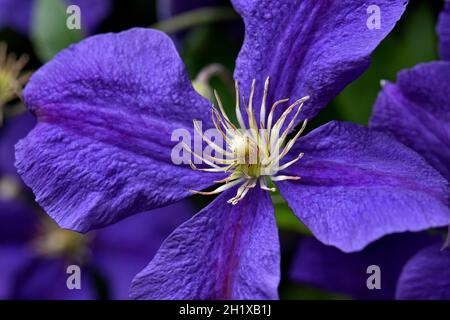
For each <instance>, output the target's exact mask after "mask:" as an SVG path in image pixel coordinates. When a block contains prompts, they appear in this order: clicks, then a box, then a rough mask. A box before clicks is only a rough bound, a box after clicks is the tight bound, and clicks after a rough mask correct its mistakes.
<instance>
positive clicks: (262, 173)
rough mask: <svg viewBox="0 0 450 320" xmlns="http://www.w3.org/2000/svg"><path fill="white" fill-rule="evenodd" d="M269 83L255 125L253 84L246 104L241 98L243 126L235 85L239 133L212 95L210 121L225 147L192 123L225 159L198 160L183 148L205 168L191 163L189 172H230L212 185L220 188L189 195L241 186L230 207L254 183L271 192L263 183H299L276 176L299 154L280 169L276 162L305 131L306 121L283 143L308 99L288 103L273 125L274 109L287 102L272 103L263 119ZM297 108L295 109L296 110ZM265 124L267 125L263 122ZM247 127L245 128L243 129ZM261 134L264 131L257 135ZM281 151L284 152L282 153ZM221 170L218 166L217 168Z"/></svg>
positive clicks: (291, 177)
mask: <svg viewBox="0 0 450 320" xmlns="http://www.w3.org/2000/svg"><path fill="white" fill-rule="evenodd" d="M269 81H270V79H269V78H267V79H266V81H265V83H264V92H263V97H262V102H261V108H260V114H259V122H257V120H256V116H255V112H254V109H253V102H254V97H255V84H256V81H255V80H253V81H252V85H251V91H250V97H249V100H248V104H247V103H246V100H245V97H242V102H243V107H244V110H245V113H246V115H247V119H246V120H247V122H246V121H245V120H244V118H243V116H242V112H241V99H240V98H239V97H240V96H239V94H240V91H239V85H238V82H237V81H235V90H236V106H235V107H236V110H235V111H236V118H237V122H238V123H239V129H238V128H237V127H236V126H235V125H234V124H233V123H232V122H231V121H230V119H229V118H228V116H227V115H226V113H225V109H224V107H223V104H222V101H221V99H220V97H219V95H218V94H217V92H215V91H214V94H215V97H216V100H217V104H218V109H216V108H215V107H214V106H212V120H213V123H214V126H215V127H216V129H217V130H218V131H219V132H220V134H221V135H222V137H223V138H224V140H225V143H226V146H225V147H221V146H219V145H217V144H216V143H214V142H212V141H211V139H209V138H208V137H206V136H205V135H204V134H203V133H202V132H201V127H200V125H199V123H197V122H196V121H194V127H195V130H196V131H197V132H198V133H199V134H200V136H201V137H202V138H203V140H204V141H205V142H206V143H207V144H208V145H209V146H210V147H211V148H212V149H213V150H214V151H216V152H217V153H216V156H217V155H220V156H223V157H225V159H219V158H217V157H212V156H209V155H204V156H200V155H198V154H196V153H195V152H193V151H192V150H191V149H190V148H189V147H188V146H187V145H183V147H184V148H185V149H186V150H187V151H188V152H190V153H191V154H192V155H193V156H194V157H196V158H197V159H200V160H201V161H203V162H204V163H205V164H206V165H208V166H209V168H198V167H197V166H195V165H194V164H193V163H191V164H190V165H191V168H192V169H193V170H200V171H206V172H223V173H227V172H231V173H230V175H229V176H228V177H226V178H224V179H222V180H219V181H215V182H216V183H224V185H222V186H220V187H218V188H217V189H215V190H213V191H209V192H203V191H195V190H191V192H193V193H198V194H203V195H213V194H218V193H221V192H223V191H225V190H228V189H230V188H232V187H234V186H236V185H238V184H241V185H240V187H239V188H238V190H237V192H236V195H235V196H234V197H233V198H231V199H229V200H228V203H231V204H232V205H235V204H237V203H238V202H239V201H240V200H242V199H243V198H244V197H245V196H246V194H247V193H248V192H249V190H251V189H253V188H254V187H255V186H256V185H257V184H258V183H259V187H260V188H261V189H262V190H265V191H269V192H275V191H276V189H275V188H273V187H272V188H270V187H268V183H267V181H268V180H269V179H270V180H271V181H285V180H299V179H300V177H297V176H287V175H276V174H277V173H278V172H280V171H282V170H285V169H287V168H288V167H290V166H291V165H293V164H295V163H296V162H298V161H299V160H300V159H301V158H302V157H303V153H300V154H299V155H298V156H297V157H296V158H295V159H293V160H291V161H289V162H287V163H284V164H282V165H280V164H279V162H280V161H281V160H282V158H283V157H284V156H285V155H286V154H287V153H288V152H289V151H290V150H291V148H292V147H293V145H294V143H295V142H296V141H297V139H298V138H299V137H300V135H301V134H302V133H303V131H304V130H305V127H306V124H307V120H304V121H303V125H302V127H301V129H300V131H299V132H298V133H297V134H296V135H295V136H294V137H293V138H292V139H290V140H289V141H288V142H287V143H286V142H285V141H286V138H287V136H288V134H289V132H290V131H291V130H292V129H293V128H294V126H295V124H296V120H297V118H298V116H299V114H300V112H301V110H302V107H303V105H304V103H305V102H306V101H307V100H308V99H309V96H305V97H303V98H301V99H298V100H297V101H295V102H294V103H292V104H291V105H290V106H289V107H288V108H286V109H285V110H284V112H283V113H282V114H281V116H280V117H279V118H278V119H277V121H276V122H275V124H273V121H274V116H275V109H276V108H277V107H278V106H280V105H281V104H283V103H285V102H288V101H289V99H282V100H278V101H276V102H275V103H274V104H273V105H272V107H271V109H270V112H269V115H268V116H267V119H266V104H267V97H268V92H269ZM296 108H297V109H296ZM294 110H295V113H294V114H293V116H292V118H289V123H288V124H287V126H286V127H285V128H284V129H283V126H284V124H285V121H286V119H287V118H288V116H289V115H290V114H291V113H292V112H293V111H294ZM266 120H267V121H266ZM246 124H248V128H247V125H246ZM282 129H283V133H282V135H281V137H280V136H279V135H280V131H281V130H282ZM260 130H264V131H260ZM282 148H284V149H282ZM280 150H282V151H281V153H280ZM217 164H219V165H223V166H219V165H217Z"/></svg>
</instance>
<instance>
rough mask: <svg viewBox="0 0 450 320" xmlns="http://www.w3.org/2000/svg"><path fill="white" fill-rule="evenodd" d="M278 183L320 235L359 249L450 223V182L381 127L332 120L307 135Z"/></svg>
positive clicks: (347, 248) (332, 242) (343, 247)
mask: <svg viewBox="0 0 450 320" xmlns="http://www.w3.org/2000/svg"><path fill="white" fill-rule="evenodd" d="M300 152H303V153H304V157H303V158H302V159H301V161H299V162H297V163H296V164H295V165H293V166H292V167H290V168H289V169H287V170H286V172H287V175H289V176H300V177H301V179H300V180H297V181H294V182H292V181H282V182H278V183H277V185H278V187H279V189H280V192H281V195H282V196H283V197H284V198H285V199H286V201H287V202H288V204H289V206H290V207H291V209H292V210H293V211H294V213H295V214H296V215H297V217H298V218H299V219H300V220H301V221H303V222H304V223H305V224H306V225H307V226H308V227H309V229H310V230H311V231H312V232H313V234H314V235H315V236H316V237H317V239H318V240H320V241H321V242H323V243H324V244H328V245H333V246H336V247H338V248H339V249H341V250H343V251H345V252H351V251H358V250H361V249H362V248H364V247H365V246H366V245H367V244H369V243H370V242H372V241H374V240H377V239H379V238H381V237H382V236H384V235H387V234H390V233H397V232H404V231H420V230H424V229H428V228H432V227H439V226H444V225H447V224H450V209H449V208H448V207H447V203H448V197H449V192H448V190H449V189H448V182H447V181H446V180H445V179H444V178H443V177H442V176H441V175H440V174H439V173H438V172H437V171H436V170H434V169H433V168H432V167H430V166H429V165H428V164H427V163H426V162H425V160H423V158H422V157H420V156H419V155H418V154H417V153H415V152H414V151H412V150H411V149H409V148H408V147H406V146H404V145H403V144H401V143H399V142H397V141H396V140H395V139H393V138H391V137H389V136H388V135H385V134H383V133H380V132H376V131H374V130H370V129H369V128H366V127H362V126H359V125H356V124H352V123H342V122H330V123H328V124H326V125H324V126H322V127H320V128H318V129H316V130H314V131H313V132H311V133H310V134H308V135H307V136H305V137H304V138H303V139H302V140H301V141H300V142H299V143H298V144H297V145H296V148H295V150H294V154H295V155H297V154H298V153H300Z"/></svg>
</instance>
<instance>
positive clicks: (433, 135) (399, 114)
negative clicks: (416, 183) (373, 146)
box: [370, 62, 450, 180]
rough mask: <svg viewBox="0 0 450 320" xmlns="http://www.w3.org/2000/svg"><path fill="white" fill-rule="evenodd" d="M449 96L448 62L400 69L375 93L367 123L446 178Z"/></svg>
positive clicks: (449, 171) (449, 158)
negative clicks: (408, 148)
mask: <svg viewBox="0 0 450 320" xmlns="http://www.w3.org/2000/svg"><path fill="white" fill-rule="evenodd" d="M449 96H450V63H448V62H431V63H426V64H421V65H418V66H416V67H414V68H413V69H409V70H404V71H402V72H400V73H399V74H398V79H397V84H390V83H389V84H386V85H385V86H384V88H383V90H382V91H381V93H380V94H379V96H378V99H377V101H376V102H375V105H374V109H373V114H372V118H371V119H370V126H371V127H372V128H375V129H378V130H382V131H385V132H389V133H391V134H393V135H394V136H395V138H397V139H398V140H400V141H401V142H403V143H404V144H406V145H407V146H409V147H411V148H412V149H414V150H416V151H417V152H418V153H420V154H421V155H422V156H423V157H424V158H425V159H426V160H427V161H428V162H429V163H430V164H431V165H432V166H433V167H434V168H436V169H437V170H438V171H439V172H440V173H441V174H442V175H443V176H444V177H445V178H447V179H448V180H450V165H449V163H450V101H449V99H448V97H449Z"/></svg>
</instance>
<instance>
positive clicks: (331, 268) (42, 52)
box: [0, 0, 450, 299]
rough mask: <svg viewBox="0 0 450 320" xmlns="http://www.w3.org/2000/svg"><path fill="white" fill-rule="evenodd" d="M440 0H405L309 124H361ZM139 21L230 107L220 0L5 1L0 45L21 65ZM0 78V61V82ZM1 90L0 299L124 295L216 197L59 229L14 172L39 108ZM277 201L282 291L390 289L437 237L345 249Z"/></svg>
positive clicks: (416, 55) (422, 58) (228, 26)
mask: <svg viewBox="0 0 450 320" xmlns="http://www.w3.org/2000/svg"><path fill="white" fill-rule="evenodd" d="M69 3H74V4H78V5H79V6H80V8H81V17H82V19H81V21H82V29H81V30H68V29H67V28H66V26H65V23H66V18H67V13H66V8H67V5H68V4H69ZM442 6H443V1H428V0H412V1H411V3H410V5H409V7H408V9H407V12H406V14H405V15H404V17H403V18H402V20H401V21H400V23H399V24H398V25H397V27H396V28H395V29H394V31H393V32H392V33H391V34H390V35H389V37H388V38H387V39H386V40H385V41H384V42H383V43H382V44H381V46H380V47H379V48H378V49H377V50H376V51H375V53H374V55H373V58H372V65H371V67H370V69H369V70H368V71H367V72H366V73H364V75H363V76H362V77H361V78H360V79H358V80H357V81H355V82H354V83H352V84H351V85H350V86H349V87H347V88H346V89H345V90H344V91H343V92H342V93H341V94H340V95H339V96H338V97H337V98H336V99H335V100H334V101H333V102H332V103H331V105H330V106H329V107H327V108H326V109H324V110H323V111H322V112H321V113H320V114H319V116H318V117H317V118H316V119H314V121H313V122H312V123H310V125H309V126H308V131H310V130H313V129H314V128H316V127H318V126H320V125H322V124H324V123H326V122H328V121H330V120H332V119H337V120H345V121H353V122H356V123H360V124H367V123H368V119H369V117H370V114H371V112H372V106H373V103H374V101H375V100H376V97H377V94H378V92H379V90H380V80H382V79H386V80H391V81H394V80H395V79H396V74H397V73H398V72H399V71H400V70H402V69H406V68H411V67H413V66H414V65H416V64H418V63H421V62H427V61H432V60H437V59H438V53H437V47H438V45H437V36H436V33H435V27H436V23H437V17H438V14H439V12H440V10H441V9H442ZM135 26H140V27H157V28H159V29H161V30H163V31H165V32H168V33H169V34H170V35H171V36H172V37H173V38H174V39H175V40H176V42H177V47H178V50H179V51H180V55H181V56H182V59H183V61H184V62H185V63H186V66H187V69H188V72H189V75H190V77H191V79H192V80H195V79H198V76H199V74H200V75H202V71H203V72H204V73H203V75H205V74H207V77H200V79H203V80H202V86H203V88H205V87H206V91H205V92H206V94H208V92H210V91H209V90H210V89H211V88H215V89H217V90H218V91H219V93H220V95H221V97H223V100H224V105H225V106H232V105H233V92H232V90H230V85H229V79H228V80H227V77H228V76H227V75H230V74H232V72H233V69H234V61H235V59H236V56H237V54H238V52H239V50H240V47H241V44H242V40H243V23H242V21H240V20H239V18H238V15H237V14H235V12H234V10H233V9H232V7H231V5H230V3H229V1H227V0H189V1H187V0H159V1H157V0H129V1H123V0H84V1H83V0H78V1H70V0H0V43H6V44H7V46H8V52H9V53H15V56H16V59H17V58H18V57H20V56H22V55H23V54H25V55H27V56H28V57H29V61H28V64H26V65H25V66H23V62H24V60H21V63H20V64H18V65H17V66H19V65H20V67H21V68H22V67H23V72H24V73H27V72H30V71H32V70H36V69H38V68H39V67H40V66H41V65H42V64H43V63H45V62H46V61H48V60H49V59H51V58H52V57H53V56H54V55H55V54H57V52H59V51H60V50H61V49H63V48H65V47H67V46H69V45H70V44H71V43H74V42H77V41H79V40H81V39H82V38H84V37H86V36H89V35H93V34H96V33H105V32H117V31H121V30H127V29H129V28H131V27H135ZM441 28H444V30H443V32H442V34H447V35H448V34H449V33H450V31H445V28H446V26H445V25H443V24H442V26H441ZM0 51H1V50H0ZM211 65H213V66H219V68H218V69H217V68H216V69H215V70H216V71H217V70H220V72H210V73H205V70H206V71H208V70H209V71H211V70H213V69H214V68H212V69H211ZM1 68H2V63H1V54H0V69H1ZM224 75H225V76H224ZM1 81H2V79H1V70H0V86H1V85H2V84H1ZM18 84H19V86H20V85H22V84H23V82H22V81H19V82H18ZM0 90H1V89H0ZM19 91H20V90H19ZM5 100H6V99H5ZM7 100H8V101H5V102H4V103H3V108H2V106H0V109H2V110H3V115H4V122H3V126H2V127H1V128H0V299H10V298H20V299H30V298H36V299H66V298H67V299H69V298H70V299H76V298H89V299H95V298H104V299H107V298H126V297H127V295H128V287H129V285H130V282H131V278H132V277H133V275H134V274H136V273H137V272H138V271H140V270H141V269H142V268H143V267H144V266H145V264H146V263H147V262H148V261H149V260H150V259H151V257H152V255H153V253H154V252H155V251H156V250H157V248H158V247H159V245H160V243H161V241H162V239H164V238H165V237H166V236H167V235H168V234H169V233H170V232H171V230H173V229H174V228H175V227H176V226H177V225H178V224H180V223H181V222H183V221H184V220H186V219H187V218H189V216H190V215H192V214H193V212H196V211H198V209H199V208H201V207H204V206H205V205H206V204H207V203H208V202H209V201H211V200H212V199H210V198H205V197H194V201H193V203H190V202H187V203H185V202H183V203H180V204H177V205H175V206H173V207H168V208H163V209H160V210H157V212H152V213H144V214H142V215H139V216H136V217H133V218H130V219H128V220H125V221H123V222H121V223H119V224H117V225H115V226H112V227H109V228H106V229H103V230H98V231H97V232H95V233H92V234H88V235H87V236H79V235H76V234H74V233H71V232H68V231H63V230H61V229H58V228H57V227H55V225H54V224H53V223H51V222H50V221H49V220H48V218H45V217H46V215H45V214H44V213H43V212H41V211H40V209H39V208H38V206H37V205H36V204H35V203H34V200H33V195H32V194H31V193H30V192H29V190H27V188H26V187H25V186H24V185H23V184H22V182H21V181H20V178H18V176H17V174H16V171H15V168H14V165H13V163H14V144H15V143H16V142H17V140H18V139H20V138H22V137H24V136H25V135H26V134H27V133H28V131H29V130H30V129H31V128H32V127H33V126H34V120H33V119H34V118H33V117H31V116H30V115H28V114H27V113H24V112H25V108H24V106H23V105H22V103H21V101H20V99H19V98H17V97H16V98H12V99H10V98H8V99H7ZM272 200H273V202H274V203H275V210H276V215H277V222H278V226H279V228H280V239H281V246H282V257H281V259H282V282H281V285H280V288H279V291H280V297H281V298H282V299H314V298H319V299H345V298H355V299H359V298H377V299H378V298H389V299H391V298H393V297H394V293H395V290H396V288H395V287H396V284H394V282H395V283H397V279H398V277H399V274H400V270H401V269H402V268H405V263H406V261H410V260H411V259H414V258H413V257H414V256H415V254H417V253H418V252H421V251H420V250H421V248H424V247H425V246H426V245H427V244H430V241H431V242H433V241H434V240H433V239H435V238H434V237H435V236H436V235H435V234H432V235H430V234H427V233H425V234H417V235H400V236H399V237H396V236H389V237H387V238H385V239H382V240H380V241H378V242H376V243H374V244H372V245H371V246H369V247H368V248H367V249H366V250H365V251H363V252H360V253H355V254H350V255H347V254H343V253H342V252H340V251H338V250H337V249H334V248H330V247H325V246H323V245H321V244H320V243H318V242H317V241H316V240H314V239H312V238H311V234H310V232H309V231H308V230H307V229H306V228H305V226H303V225H302V224H301V223H300V222H298V220H297V219H295V217H294V216H293V215H292V214H291V212H290V209H289V207H288V206H287V205H286V203H285V202H283V201H282V200H281V198H280V197H279V195H274V196H273V199H272ZM422 250H424V249H422ZM373 256H375V257H377V258H376V261H379V263H380V264H381V268H382V270H383V275H382V287H383V289H382V290H381V291H376V292H374V291H372V292H367V290H366V287H365V284H366V283H365V280H366V279H367V274H366V273H365V271H366V269H365V268H366V267H367V264H369V263H370V264H373V261H374V260H373V259H372V258H371V257H373ZM80 259H81V260H80ZM416 259H419V260H420V261H418V264H417V265H420V264H421V263H424V262H425V263H426V261H427V260H426V259H424V260H423V259H420V256H419V258H416ZM74 261H76V262H78V263H80V264H81V265H82V270H83V273H82V275H83V277H82V288H83V289H82V290H81V291H78V290H68V289H67V287H66V279H67V274H66V266H67V265H68V264H72V263H74ZM444 263H447V261H444ZM375 264H376V263H375ZM406 266H407V264H406ZM405 270H406V269H405ZM432 271H433V272H436V271H435V270H432ZM330 272H331V273H330ZM355 274H358V276H355ZM361 283H362V287H361Z"/></svg>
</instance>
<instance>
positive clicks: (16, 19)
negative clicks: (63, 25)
mask: <svg viewBox="0 0 450 320" xmlns="http://www.w3.org/2000/svg"><path fill="white" fill-rule="evenodd" d="M36 2H37V1H36V0H0V29H1V28H4V27H10V28H12V29H14V30H16V31H18V32H20V33H22V34H24V35H28V34H29V33H30V28H31V25H32V19H33V10H34V6H35V4H36ZM62 2H63V3H65V4H67V5H68V6H69V5H72V4H73V5H77V6H79V7H80V9H81V13H82V19H81V23H82V27H83V30H85V31H86V33H87V34H91V33H93V32H94V31H95V29H96V28H97V27H98V26H99V25H100V23H101V22H102V21H103V20H104V19H105V18H106V17H107V15H108V13H109V11H110V10H111V4H112V3H111V0H62Z"/></svg>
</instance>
